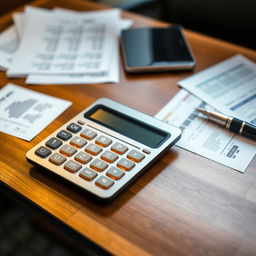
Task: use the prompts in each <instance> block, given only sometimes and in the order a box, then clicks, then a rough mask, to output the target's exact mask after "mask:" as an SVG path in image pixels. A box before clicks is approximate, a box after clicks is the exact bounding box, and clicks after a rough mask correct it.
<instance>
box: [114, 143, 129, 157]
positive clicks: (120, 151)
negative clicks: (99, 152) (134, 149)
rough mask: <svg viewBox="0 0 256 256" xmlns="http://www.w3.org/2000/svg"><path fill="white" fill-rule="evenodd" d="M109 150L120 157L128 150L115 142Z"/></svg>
mask: <svg viewBox="0 0 256 256" xmlns="http://www.w3.org/2000/svg"><path fill="white" fill-rule="evenodd" d="M111 150H112V151H114V152H115V153H117V154H119V155H122V154H124V153H125V152H126V151H127V150H128V148H127V147H126V146H125V145H123V144H121V143H119V142H116V143H115V144H114V145H113V146H112V147H111Z"/></svg>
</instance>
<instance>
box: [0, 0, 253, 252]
mask: <svg viewBox="0 0 256 256" xmlns="http://www.w3.org/2000/svg"><path fill="white" fill-rule="evenodd" d="M34 5H37V6H43V7H47V8H52V7H54V6H60V7H64V8H70V9H74V10H95V9H99V8H104V6H99V5H96V4H94V3H90V2H87V1H81V0H72V1H69V0H55V1H54V0H39V1H36V2H34ZM123 16H124V17H126V18H132V19H134V20H135V24H134V26H137V27H139V26H165V25H166V24H164V23H161V22H158V21H154V20H151V19H148V18H144V17H141V16H138V15H134V14H131V13H124V14H123ZM10 24H11V16H10V15H7V16H4V17H2V18H1V19H0V30H3V29H4V28H6V27H7V26H8V25H10ZM185 34H186V36H187V38H188V40H189V42H190V44H191V47H192V49H193V52H194V54H195V57H196V60H197V66H196V68H195V70H194V71H191V72H174V73H162V74H147V75H145V74H144V75H127V74H126V73H125V72H124V69H123V65H122V62H120V69H121V80H120V82H119V83H118V84H95V85H36V86H28V85H26V84H25V82H24V79H12V80H8V79H7V78H6V75H5V73H4V72H0V87H3V86H4V85H5V84H7V83H8V82H13V83H15V84H17V85H20V86H23V87H25V88H29V89H32V90H35V91H38V92H43V93H46V94H48V95H52V96H56V97H60V98H63V99H67V100H71V101H72V102H73V105H72V106H71V107H70V108H69V109H68V110H66V111H65V112H64V113H63V114H62V115H61V116H59V117H58V118H57V119H56V120H55V121H53V122H52V123H51V124H50V125H49V126H47V128H46V129H44V130H43V131H42V132H41V133H40V134H39V135H38V136H36V138H35V139H34V140H32V141H31V142H25V141H23V140H20V139H17V138H15V137H12V136H9V135H6V134H3V133H1V134H0V141H1V152H0V180H1V182H3V183H5V184H6V185H8V186H10V187H11V188H12V189H13V190H15V191H16V192H18V193H20V194H21V195H23V196H24V197H26V198H27V199H29V200H31V202H32V203H34V204H36V205H38V206H39V207H41V208H42V209H44V210H46V211H47V212H49V213H50V214H52V215H53V216H55V217H57V218H58V219H60V220H61V221H63V222H64V223H66V224H67V225H69V226H70V227H72V228H74V229H75V230H77V231H78V232H80V233H81V234H82V235H84V236H86V237H87V238H89V239H90V240H92V241H94V242H95V243H97V244H98V245H99V246H101V247H103V248H105V249H106V250H108V251H109V252H111V253H113V254H115V255H161V256H162V255H196V256H199V255H232V256H233V255H250V256H251V255H256V159H255V158H254V160H253V161H252V162H251V164H250V166H249V167H248V169H247V170H246V172H245V173H244V174H241V173H239V172H237V171H234V170H232V169H230V168H228V167H224V166H222V165H220V164H218V163H215V162H213V161H210V160H207V159H205V158H203V157H200V156H198V155H196V154H193V153H191V152H188V151H185V150H183V149H180V148H178V147H176V146H174V147H173V148H172V150H171V151H169V152H168V153H167V154H166V155H165V156H164V157H163V158H161V160H160V161H158V162H157V163H156V164H155V165H154V166H152V167H151V168H150V169H149V170H148V171H147V172H146V173H145V174H144V175H143V176H142V177H140V178H139V179H138V180H137V181H136V182H135V183H133V184H132V185H131V186H130V187H128V188H127V189H126V190H125V191H123V192H122V194H121V195H120V196H119V197H117V198H116V199H115V200H114V201H113V202H112V203H110V204H104V205H103V204H100V203H97V202H94V201H93V200H91V199H89V198H88V197H87V195H86V194H85V193H83V192H81V191H80V190H76V189H74V188H73V187H72V186H69V185H67V184H65V183H63V182H61V181H60V180H59V179H56V178H54V177H52V176H51V175H49V174H47V173H45V172H42V170H41V169H39V168H36V167H33V166H32V165H31V164H30V163H28V162H27V161H26V159H25V153H26V151H28V150H29V149H30V148H32V147H33V146H34V145H36V144H37V143H38V142H39V141H40V140H42V139H43V138H45V137H46V136H47V135H49V134H50V133H52V132H53V131H54V130H55V129H57V128H58V127H60V126H61V125H62V124H63V123H65V122H66V121H67V120H69V119H70V118H71V117H73V116H74V115H76V114H77V113H79V112H80V111H81V110H82V109H84V108H86V107H87V106H89V105H90V104H91V103H93V102H94V101H95V100H96V99H98V98H101V97H108V98H111V99H113V100H116V101H118V102H121V103H123V104H126V105H128V106H130V107H133V108H136V109H138V110H141V111H143V112H145V113H147V114H150V115H155V114H156V113H157V112H158V111H159V110H160V109H161V108H162V107H163V106H164V105H165V103H167V102H168V101H169V100H170V99H171V97H172V96H174V95H175V94H176V93H177V92H178V90H179V87H178V86H177V81H178V80H180V79H182V78H185V77H188V76H190V75H192V74H193V73H196V72H198V71H200V70H203V69H205V68H207V67H209V66H211V65H213V64H215V63H218V62H220V61H222V60H224V59H226V58H228V57H231V56H233V55H234V54H237V53H240V54H243V55H245V56H246V57H248V58H250V59H251V60H252V61H256V52H255V51H252V50H248V49H245V48H241V47H239V46H236V45H232V44H229V43H226V42H222V41H218V40H215V39H213V38H209V37H205V36H203V35H200V34H196V33H193V32H189V31H186V33H185Z"/></svg>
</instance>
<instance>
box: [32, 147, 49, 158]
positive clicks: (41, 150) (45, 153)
mask: <svg viewBox="0 0 256 256" xmlns="http://www.w3.org/2000/svg"><path fill="white" fill-rule="evenodd" d="M51 153H52V151H51V150H50V149H48V148H46V147H44V146H41V147H39V148H38V149H37V150H36V151H35V154H36V155H38V156H40V157H42V158H46V157H47V156H49V155H50V154H51Z"/></svg>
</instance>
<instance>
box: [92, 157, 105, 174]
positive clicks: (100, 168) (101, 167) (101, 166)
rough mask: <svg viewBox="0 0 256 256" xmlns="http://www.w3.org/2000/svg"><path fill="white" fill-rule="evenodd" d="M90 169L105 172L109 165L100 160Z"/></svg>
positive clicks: (96, 160)
mask: <svg viewBox="0 0 256 256" xmlns="http://www.w3.org/2000/svg"><path fill="white" fill-rule="evenodd" d="M90 167H91V168H92V169H94V170H96V171H98V172H103V171H104V170H105V169H106V168H107V167H108V164H107V163H105V162H103V161H101V160H100V159H95V160H94V161H92V163H91V164H90Z"/></svg>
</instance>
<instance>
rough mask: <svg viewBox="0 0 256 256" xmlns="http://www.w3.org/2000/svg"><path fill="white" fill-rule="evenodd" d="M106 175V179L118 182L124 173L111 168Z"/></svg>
mask: <svg viewBox="0 0 256 256" xmlns="http://www.w3.org/2000/svg"><path fill="white" fill-rule="evenodd" d="M106 175H107V176H108V177H110V178H111V179H113V180H119V179H121V178H122V177H123V176H124V172H123V171H121V170H119V169H118V168H116V167H111V168H110V169H109V170H108V171H107V173H106Z"/></svg>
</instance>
